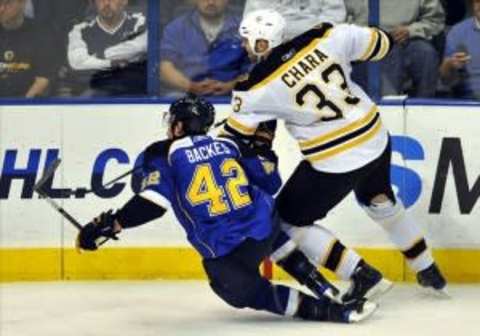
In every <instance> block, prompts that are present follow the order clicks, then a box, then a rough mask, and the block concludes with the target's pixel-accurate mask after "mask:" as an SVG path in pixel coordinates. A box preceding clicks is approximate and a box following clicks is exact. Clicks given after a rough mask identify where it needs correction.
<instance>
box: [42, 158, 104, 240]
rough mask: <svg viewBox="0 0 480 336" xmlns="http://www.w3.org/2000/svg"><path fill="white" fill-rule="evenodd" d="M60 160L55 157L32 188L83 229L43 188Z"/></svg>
mask: <svg viewBox="0 0 480 336" xmlns="http://www.w3.org/2000/svg"><path fill="white" fill-rule="evenodd" d="M61 162H62V161H61V160H60V159H56V160H55V161H53V163H52V164H51V165H50V166H49V167H48V168H47V169H46V170H45V172H44V174H43V176H42V177H41V178H40V180H39V181H38V182H37V183H36V184H35V185H34V187H33V190H34V191H35V192H36V193H38V194H39V195H40V198H43V199H45V200H46V201H47V202H48V204H50V205H51V206H52V207H53V208H54V209H55V210H57V211H58V212H59V213H60V214H61V215H62V216H63V217H64V218H65V219H67V220H68V221H69V222H70V223H71V224H72V225H73V226H75V227H76V228H77V229H78V230H79V231H80V230H82V229H83V225H82V224H80V222H79V221H78V220H76V219H75V217H73V216H72V215H70V213H68V211H67V210H65V209H64V208H63V207H61V206H60V205H59V204H58V203H57V202H55V201H54V200H53V199H51V198H50V197H49V196H48V194H47V193H46V192H45V190H44V189H43V186H44V185H45V183H46V182H47V181H48V180H49V179H50V178H52V177H53V174H55V171H56V170H57V168H58V166H59V165H60V163H61ZM109 239H110V238H105V239H104V240H102V241H101V242H100V243H99V244H98V246H101V245H103V244H105V243H106V242H107V241H108V240H109Z"/></svg>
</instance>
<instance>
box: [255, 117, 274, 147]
mask: <svg viewBox="0 0 480 336" xmlns="http://www.w3.org/2000/svg"><path fill="white" fill-rule="evenodd" d="M276 130H277V121H276V120H270V121H264V122H261V123H259V124H258V126H257V130H256V131H255V134H254V135H253V143H252V144H253V146H254V147H264V146H265V147H268V148H272V145H273V139H274V138H275V131H276Z"/></svg>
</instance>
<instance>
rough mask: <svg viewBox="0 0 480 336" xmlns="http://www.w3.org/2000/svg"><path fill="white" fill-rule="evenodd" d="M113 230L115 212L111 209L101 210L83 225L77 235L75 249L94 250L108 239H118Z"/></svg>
mask: <svg viewBox="0 0 480 336" xmlns="http://www.w3.org/2000/svg"><path fill="white" fill-rule="evenodd" d="M117 233H118V232H116V230H115V214H113V211H112V210H109V211H107V212H102V213H101V214H100V216H98V217H96V218H94V219H93V221H91V222H90V223H88V224H87V225H85V226H84V227H83V228H82V230H81V231H80V233H79V234H78V236H77V240H76V244H75V245H76V247H77V250H88V251H95V250H97V249H98V247H99V246H100V245H101V244H102V243H103V242H105V241H106V240H108V239H113V240H118V237H117V235H116V234H117Z"/></svg>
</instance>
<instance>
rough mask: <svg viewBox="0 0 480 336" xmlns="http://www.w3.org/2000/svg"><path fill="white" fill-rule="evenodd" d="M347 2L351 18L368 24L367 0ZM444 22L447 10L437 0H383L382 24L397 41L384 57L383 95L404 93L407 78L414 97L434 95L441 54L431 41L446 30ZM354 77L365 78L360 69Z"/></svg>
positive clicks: (410, 92) (357, 79)
mask: <svg viewBox="0 0 480 336" xmlns="http://www.w3.org/2000/svg"><path fill="white" fill-rule="evenodd" d="M345 3H346V5H347V16H348V20H349V21H351V22H353V23H356V24H359V25H368V0H346V1H345ZM444 22H445V13H444V11H443V8H442V6H441V5H440V3H439V1H438V0H402V1H398V0H381V1H380V28H382V29H384V30H386V31H388V32H389V33H390V34H391V35H392V36H393V39H394V40H395V42H396V43H395V46H394V47H393V50H392V51H391V53H390V55H389V56H388V57H386V58H385V59H384V60H383V61H381V69H382V94H383V95H399V94H404V93H405V92H406V89H407V88H406V85H405V84H406V83H408V82H410V83H411V89H410V90H408V93H409V94H410V95H411V96H413V97H424V98H426V97H433V96H434V95H435V91H436V87H437V81H438V64H439V55H438V52H437V51H436V50H435V48H434V47H433V45H432V43H431V41H432V38H433V37H435V36H436V35H438V34H440V33H441V32H442V31H443V29H444V27H445V25H444ZM355 70H356V71H358V68H357V69H355ZM354 77H355V80H356V81H357V82H358V81H360V80H361V79H362V78H359V76H358V73H357V75H356V76H354ZM361 84H362V86H364V85H365V83H361Z"/></svg>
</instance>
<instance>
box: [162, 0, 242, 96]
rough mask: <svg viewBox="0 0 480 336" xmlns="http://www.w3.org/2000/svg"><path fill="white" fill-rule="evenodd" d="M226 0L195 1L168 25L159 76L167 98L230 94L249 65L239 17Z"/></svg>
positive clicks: (164, 35) (163, 40)
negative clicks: (183, 94)
mask: <svg viewBox="0 0 480 336" xmlns="http://www.w3.org/2000/svg"><path fill="white" fill-rule="evenodd" d="M228 4H229V1H228V0H195V7H194V8H193V9H192V10H190V11H188V12H187V13H185V14H183V15H181V16H180V17H178V18H176V19H175V20H173V21H172V22H170V23H169V24H168V25H167V26H166V27H165V30H164V32H163V36H162V41H161V43H160V58H161V62H160V73H161V79H162V81H163V82H164V83H165V84H166V86H167V87H166V88H165V89H164V90H165V91H166V92H165V94H167V95H178V94H179V93H180V92H192V93H195V94H197V95H216V96H223V95H227V94H230V92H231V91H232V89H233V86H234V85H235V83H236V82H237V81H238V80H240V79H241V78H243V76H244V75H245V74H246V72H247V71H248V68H249V66H250V62H249V60H248V56H247V54H246V53H245V51H244V49H243V48H242V47H241V40H240V36H239V34H238V27H239V23H240V18H239V17H236V16H234V15H232V14H230V13H228V12H227V7H228Z"/></svg>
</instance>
